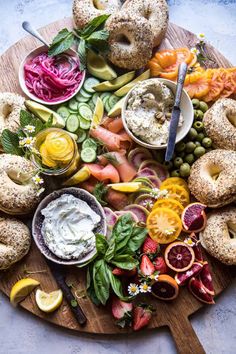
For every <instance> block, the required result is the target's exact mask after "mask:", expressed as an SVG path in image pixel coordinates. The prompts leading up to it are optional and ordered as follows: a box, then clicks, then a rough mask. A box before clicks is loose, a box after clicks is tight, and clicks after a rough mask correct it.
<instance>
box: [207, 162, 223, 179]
mask: <svg viewBox="0 0 236 354" xmlns="http://www.w3.org/2000/svg"><path fill="white" fill-rule="evenodd" d="M220 173H221V168H220V167H219V166H217V165H211V166H209V174H210V176H211V178H212V179H213V180H214V181H217V179H218V178H219V175H220Z"/></svg>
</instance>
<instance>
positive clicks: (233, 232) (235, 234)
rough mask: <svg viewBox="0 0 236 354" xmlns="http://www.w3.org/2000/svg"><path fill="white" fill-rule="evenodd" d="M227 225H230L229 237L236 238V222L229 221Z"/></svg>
mask: <svg viewBox="0 0 236 354" xmlns="http://www.w3.org/2000/svg"><path fill="white" fill-rule="evenodd" d="M227 227H228V232H229V237H230V238H231V239H236V224H235V223H233V222H228V223H227Z"/></svg>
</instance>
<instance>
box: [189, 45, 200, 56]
mask: <svg viewBox="0 0 236 354" xmlns="http://www.w3.org/2000/svg"><path fill="white" fill-rule="evenodd" d="M190 51H191V53H193V54H196V55H198V54H200V51H199V50H198V49H197V48H196V47H193V48H191V49H190Z"/></svg>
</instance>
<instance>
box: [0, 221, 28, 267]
mask: <svg viewBox="0 0 236 354" xmlns="http://www.w3.org/2000/svg"><path fill="white" fill-rule="evenodd" d="M30 241H31V237H30V231H29V229H28V227H27V226H26V225H25V224H23V222H21V221H19V220H16V219H13V218H5V217H0V270H2V269H8V268H9V267H10V266H11V265H12V264H14V263H16V262H18V261H19V260H20V259H21V258H23V257H24V256H25V255H26V254H27V253H28V251H29V248H30Z"/></svg>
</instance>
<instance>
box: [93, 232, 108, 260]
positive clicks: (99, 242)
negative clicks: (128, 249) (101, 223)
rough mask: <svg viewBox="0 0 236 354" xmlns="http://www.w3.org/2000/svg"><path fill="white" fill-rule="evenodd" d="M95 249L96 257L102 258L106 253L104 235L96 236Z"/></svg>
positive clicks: (106, 246) (106, 244) (106, 245)
mask: <svg viewBox="0 0 236 354" xmlns="http://www.w3.org/2000/svg"><path fill="white" fill-rule="evenodd" d="M96 249H97V253H98V255H102V256H104V254H105V253H106V250H107V249H108V243H107V240H106V237H105V236H104V235H101V234H96Z"/></svg>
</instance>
